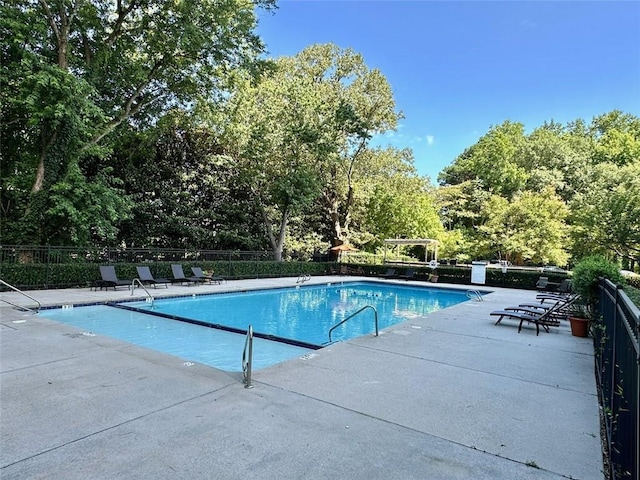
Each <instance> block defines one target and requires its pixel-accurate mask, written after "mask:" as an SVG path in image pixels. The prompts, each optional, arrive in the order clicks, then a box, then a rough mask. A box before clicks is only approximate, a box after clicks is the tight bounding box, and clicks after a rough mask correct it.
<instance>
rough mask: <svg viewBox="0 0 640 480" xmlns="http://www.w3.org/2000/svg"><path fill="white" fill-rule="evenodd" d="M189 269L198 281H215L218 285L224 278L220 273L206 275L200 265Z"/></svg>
mask: <svg viewBox="0 0 640 480" xmlns="http://www.w3.org/2000/svg"><path fill="white" fill-rule="evenodd" d="M191 271H192V272H193V276H194V277H195V278H197V279H199V280H200V281H203V282H205V281H206V282H209V283H215V284H218V285H220V284H221V283H222V282H224V281H225V280H224V278H222V277H221V276H220V275H207V274H205V273H204V272H203V271H202V268H201V267H191Z"/></svg>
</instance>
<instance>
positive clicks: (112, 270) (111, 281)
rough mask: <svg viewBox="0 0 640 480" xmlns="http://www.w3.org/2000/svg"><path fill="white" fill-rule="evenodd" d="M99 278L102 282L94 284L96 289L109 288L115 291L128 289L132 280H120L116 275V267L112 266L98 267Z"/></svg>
mask: <svg viewBox="0 0 640 480" xmlns="http://www.w3.org/2000/svg"><path fill="white" fill-rule="evenodd" d="M100 276H101V277H102V280H101V281H100V282H98V283H97V284H96V287H100V288H105V289H106V288H111V287H113V289H114V290H115V289H116V288H118V287H130V286H131V283H132V282H133V279H131V280H120V279H119V278H118V276H117V275H116V267H114V266H113V265H100Z"/></svg>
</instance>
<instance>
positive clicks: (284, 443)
mask: <svg viewBox="0 0 640 480" xmlns="http://www.w3.org/2000/svg"><path fill="white" fill-rule="evenodd" d="M357 279H358V277H337V276H336V277H329V276H327V277H313V278H312V279H311V281H310V282H308V283H307V284H311V283H327V282H340V281H348V280H357ZM295 280H296V279H295V278H280V279H260V280H242V281H230V282H228V283H226V284H223V285H211V286H210V285H202V286H199V287H186V286H185V287H179V286H170V287H169V288H168V289H166V290H165V289H164V288H158V289H155V290H154V289H151V290H150V291H151V292H152V293H153V294H154V295H157V296H161V295H163V294H166V295H179V294H191V293H205V292H209V291H211V292H214V291H216V292H217V291H223V290H224V291H227V290H247V289H253V288H265V287H276V286H292V285H295ZM384 281H385V282H392V281H391V280H384ZM400 283H402V284H405V285H406V284H412V283H416V284H420V285H424V284H423V283H419V282H411V281H410V282H406V281H400ZM438 286H443V287H444V286H449V285H445V284H439V285H438ZM450 287H452V288H462V289H464V290H466V289H468V288H469V287H466V286H455V285H450ZM474 288H482V289H483V290H490V291H492V292H493V293H491V294H489V295H486V296H485V301H484V302H474V301H469V302H465V303H463V304H460V305H456V306H453V307H449V308H447V309H444V310H440V311H438V312H435V313H432V314H430V315H428V316H427V317H418V316H416V317H415V318H413V319H410V320H408V321H407V322H405V323H403V324H400V325H397V326H395V327H392V328H390V329H387V330H384V331H383V332H382V333H381V335H380V336H379V337H374V336H365V337H361V338H358V339H355V340H351V341H348V342H343V343H337V344H333V345H331V346H328V347H326V348H323V349H321V350H318V351H316V352H314V353H313V354H311V355H308V356H305V357H303V358H296V359H293V360H290V361H287V362H284V363H281V364H278V365H275V366H272V367H269V368H266V369H263V370H258V371H254V374H253V384H254V388H252V389H245V388H244V387H243V385H242V383H241V374H239V373H229V372H223V371H221V370H217V369H215V368H212V367H208V366H204V365H200V364H192V363H191V362H186V361H185V360H184V359H179V358H176V357H172V356H169V355H165V354H161V353H158V352H154V351H150V350H147V349H144V348H141V347H137V346H134V345H131V344H127V343H124V342H121V341H118V340H115V339H110V338H107V337H103V336H100V335H96V336H92V335H87V333H88V332H82V331H79V330H77V329H75V328H73V327H71V326H67V325H64V324H60V323H57V322H53V321H50V320H47V319H46V318H44V317H43V316H42V315H41V316H37V317H34V316H33V315H31V314H25V313H23V312H20V311H17V310H16V309H14V308H12V307H11V306H9V305H6V306H5V304H4V303H0V305H2V306H0V347H1V351H0V362H1V363H0V370H1V374H0V405H1V406H0V433H1V443H0V478H2V479H3V480H5V479H27V478H29V479H31V478H45V479H49V478H50V479H65V480H72V479H83V480H84V479H88V478H91V479H118V478H122V479H125V478H126V479H129V478H136V479H140V478H148V479H165V478H166V479H254V478H255V479H258V478H260V479H301V478H304V479H327V478H333V479H366V480H372V479H403V480H404V479H510V480H512V479H529V478H530V479H560V478H575V479H602V478H603V474H602V453H601V441H600V424H599V413H598V401H597V396H596V385H595V378H594V362H593V343H592V340H591V339H584V338H577V337H572V336H571V333H570V330H569V326H568V324H566V322H563V324H562V326H561V327H559V328H553V329H552V330H551V333H546V332H544V331H541V333H540V335H539V336H536V334H535V328H534V327H533V326H525V327H524V328H523V331H522V332H521V333H520V334H518V333H517V327H518V324H517V322H514V321H509V320H505V321H503V322H502V323H501V324H500V325H497V326H496V325H494V323H495V317H490V316H489V312H491V311H492V310H496V309H501V308H502V307H505V306H508V305H517V304H518V303H522V302H526V301H531V300H533V299H534V298H535V292H533V291H523V290H510V289H500V288H493V287H474ZM140 290H141V289H138V290H137V291H136V294H135V296H136V297H139V298H142V297H144V292H143V291H142V292H140ZM27 293H29V294H30V295H32V296H33V297H35V298H37V299H38V300H39V301H41V302H42V303H43V305H61V304H67V303H68V304H79V303H90V302H104V301H112V300H118V299H125V300H126V299H130V298H133V297H131V296H130V294H129V292H128V291H127V290H124V289H123V290H119V291H116V292H114V291H98V292H92V291H89V289H65V290H50V291H29V292H27ZM0 298H3V299H8V300H10V301H11V302H13V303H17V304H20V305H33V302H31V301H29V300H28V299H25V298H24V297H22V298H20V296H19V294H17V293H15V292H3V293H0ZM44 315H46V312H45V313H44ZM240 357H241V352H238V361H239V362H240Z"/></svg>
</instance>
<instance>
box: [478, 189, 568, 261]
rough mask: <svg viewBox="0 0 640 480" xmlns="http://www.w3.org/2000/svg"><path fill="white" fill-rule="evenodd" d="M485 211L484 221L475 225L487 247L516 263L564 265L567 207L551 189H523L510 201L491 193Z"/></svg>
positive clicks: (566, 256)
mask: <svg viewBox="0 0 640 480" xmlns="http://www.w3.org/2000/svg"><path fill="white" fill-rule="evenodd" d="M488 211H489V218H488V220H487V222H486V223H485V224H484V225H482V226H481V227H479V230H480V232H481V234H482V235H483V236H484V241H485V243H486V247H487V251H489V252H491V253H493V254H494V255H496V256H497V257H498V258H501V259H505V260H509V261H512V262H514V263H518V264H522V263H523V262H532V263H535V264H538V263H541V264H547V263H554V264H558V265H566V263H567V261H568V259H569V255H568V253H567V251H566V245H567V242H566V237H567V236H568V229H567V225H566V223H565V219H566V217H567V215H568V213H569V210H568V208H567V207H566V205H565V204H564V202H563V201H562V200H561V199H560V198H559V197H557V196H556V195H555V193H554V192H553V190H552V189H547V190H544V191H542V192H540V193H534V192H523V193H521V194H518V195H516V196H515V197H514V198H513V199H512V200H511V201H508V200H507V199H505V198H503V197H500V196H497V195H494V196H492V198H491V199H490V202H489V205H488Z"/></svg>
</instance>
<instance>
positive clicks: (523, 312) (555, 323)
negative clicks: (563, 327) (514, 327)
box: [490, 304, 566, 335]
mask: <svg viewBox="0 0 640 480" xmlns="http://www.w3.org/2000/svg"><path fill="white" fill-rule="evenodd" d="M508 308H511V310H509V309H504V310H496V311H493V312H491V313H490V315H495V316H498V317H499V318H498V320H497V321H496V323H495V324H496V325H498V324H499V323H500V322H501V321H502V319H504V318H509V319H515V320H519V321H520V325H518V333H520V331H521V330H522V324H523V323H524V322H527V323H533V324H535V326H536V335H540V327H542V328H544V330H545V331H546V332H547V333H548V332H549V331H550V330H549V327H559V326H560V318H559V315H563V314H561V313H560V312H559V311H558V309H559V305H558V304H556V305H554V306H553V307H551V308H549V309H548V310H544V311H540V310H534V309H533V308H527V307H508ZM518 308H519V309H518ZM564 318H566V314H564Z"/></svg>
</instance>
